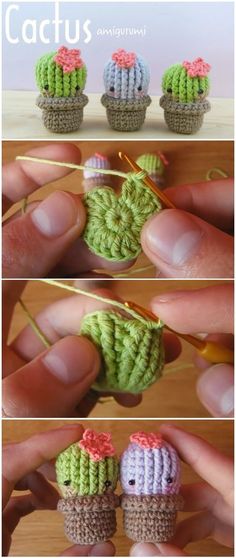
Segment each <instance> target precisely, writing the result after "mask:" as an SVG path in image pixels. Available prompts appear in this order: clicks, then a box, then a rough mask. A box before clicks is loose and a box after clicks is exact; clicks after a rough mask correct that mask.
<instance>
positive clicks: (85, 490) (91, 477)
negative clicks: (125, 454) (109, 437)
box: [56, 443, 118, 496]
mask: <svg viewBox="0 0 236 558" xmlns="http://www.w3.org/2000/svg"><path fill="white" fill-rule="evenodd" d="M56 475H57V482H58V484H59V486H60V489H61V491H62V493H63V494H64V495H65V496H66V495H68V496H72V495H74V496H75V495H76V496H94V495H96V494H104V493H106V492H112V491H114V490H115V488H116V485H117V480H118V460H117V457H116V456H114V457H104V458H103V459H101V460H100V461H93V460H92V459H91V458H90V456H89V454H88V453H87V452H86V451H84V450H82V449H80V447H79V445H78V444H77V443H76V444H73V445H72V446H70V447H69V448H67V449H66V450H65V451H63V452H62V453H60V454H59V456H58V457H57V460H56ZM107 481H110V483H111V484H110V486H109V488H107V487H106V484H105V483H106V482H107ZM65 482H66V485H65V484H64V483H65Z"/></svg>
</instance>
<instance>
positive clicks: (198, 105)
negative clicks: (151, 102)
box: [160, 95, 211, 134]
mask: <svg viewBox="0 0 236 558" xmlns="http://www.w3.org/2000/svg"><path fill="white" fill-rule="evenodd" d="M160 106H161V107H162V108H163V109H164V118H165V121H166V124H167V126H168V128H169V129H170V130H171V131H172V132H176V133H177V134H194V133H196V132H198V130H200V128H201V126H202V123H203V118H204V114H205V112H208V111H209V110H210V109H211V105H210V103H209V101H207V99H204V100H203V101H198V102H194V103H181V102H179V101H173V99H172V98H171V97H170V95H163V96H162V97H161V99H160Z"/></svg>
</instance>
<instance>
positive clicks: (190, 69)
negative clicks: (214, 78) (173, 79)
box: [182, 58, 211, 78]
mask: <svg viewBox="0 0 236 558" xmlns="http://www.w3.org/2000/svg"><path fill="white" fill-rule="evenodd" d="M182 66H183V68H185V69H186V70H187V74H188V75H189V77H192V78H194V77H206V76H207V74H208V72H209V71H210V69H211V66H210V64H207V62H205V61H204V60H203V58H196V60H194V61H193V62H188V61H187V60H185V61H184V62H183V64H182Z"/></svg>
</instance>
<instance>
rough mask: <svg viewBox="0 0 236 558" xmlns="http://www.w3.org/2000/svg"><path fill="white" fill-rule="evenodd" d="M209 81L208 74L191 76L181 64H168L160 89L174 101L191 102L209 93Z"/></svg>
mask: <svg viewBox="0 0 236 558" xmlns="http://www.w3.org/2000/svg"><path fill="white" fill-rule="evenodd" d="M209 87H210V82H209V78H208V76H207V75H206V76H203V77H199V76H198V75H197V76H195V77H192V76H191V75H189V73H188V70H187V68H186V67H184V66H183V64H174V65H173V66H170V68H168V70H166V72H165V73H164V75H163V79H162V89H163V93H164V94H169V95H171V96H172V98H173V99H174V100H175V101H180V102H181V103H192V102H194V101H199V100H200V99H204V98H205V97H206V96H207V94H208V93H209Z"/></svg>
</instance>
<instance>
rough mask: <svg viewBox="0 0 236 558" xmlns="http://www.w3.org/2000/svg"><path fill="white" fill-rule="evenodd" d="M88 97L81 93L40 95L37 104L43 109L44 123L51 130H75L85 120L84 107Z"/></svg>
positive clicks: (58, 131) (59, 131)
mask: <svg viewBox="0 0 236 558" xmlns="http://www.w3.org/2000/svg"><path fill="white" fill-rule="evenodd" d="M87 103H88V97H87V96H86V95H84V94H83V93H81V94H80V95H78V96H77V97H44V96H43V95H39V97H38V98H37V99H36V105H37V106H38V107H39V108H41V109H42V111H43V114H42V118H43V123H44V126H45V128H47V129H48V130H50V132H56V133H57V134H58V133H68V132H75V131H76V130H78V129H79V127H80V126H81V123H82V121H83V108H84V106H85V105H87Z"/></svg>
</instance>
